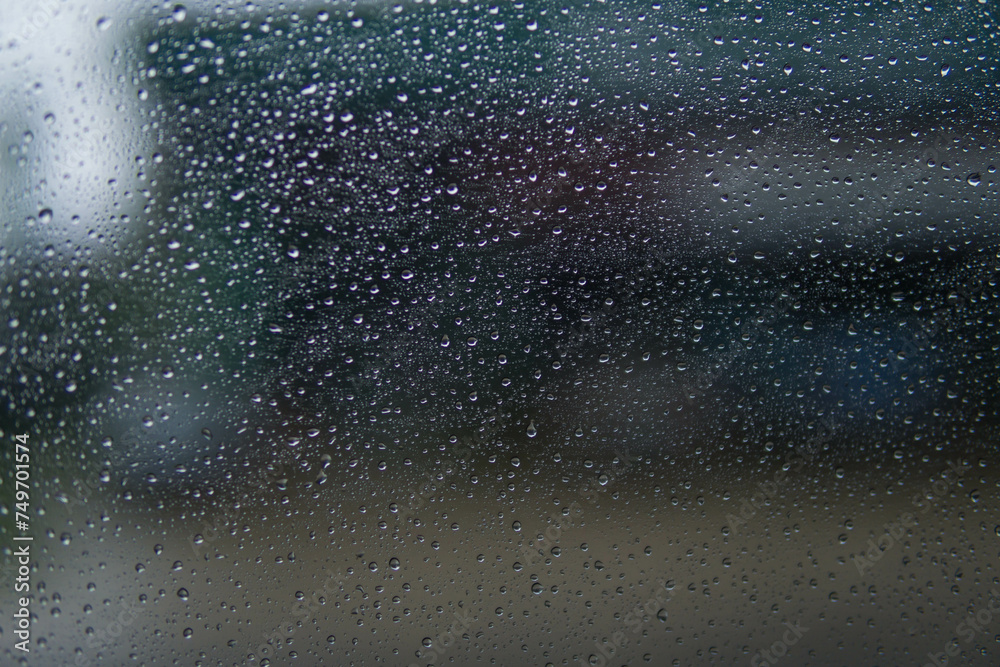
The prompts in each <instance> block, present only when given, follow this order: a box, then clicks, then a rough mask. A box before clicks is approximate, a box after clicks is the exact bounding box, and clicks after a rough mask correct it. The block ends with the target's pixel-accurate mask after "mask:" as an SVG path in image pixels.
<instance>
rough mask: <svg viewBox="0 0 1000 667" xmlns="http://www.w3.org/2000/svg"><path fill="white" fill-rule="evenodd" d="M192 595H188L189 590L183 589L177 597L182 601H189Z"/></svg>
mask: <svg viewBox="0 0 1000 667" xmlns="http://www.w3.org/2000/svg"><path fill="white" fill-rule="evenodd" d="M190 595H191V594H190V593H188V589H186V588H181V589H179V590H178V591H177V597H179V598H180V599H182V600H187V599H188V598H189V597H190Z"/></svg>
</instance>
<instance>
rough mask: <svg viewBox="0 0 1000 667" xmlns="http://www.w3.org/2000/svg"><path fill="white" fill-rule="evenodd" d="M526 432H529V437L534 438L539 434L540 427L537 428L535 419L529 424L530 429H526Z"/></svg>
mask: <svg viewBox="0 0 1000 667" xmlns="http://www.w3.org/2000/svg"><path fill="white" fill-rule="evenodd" d="M526 433H527V434H528V437H529V438H534V437H535V436H536V435H538V429H536V428H535V422H534V421H532V422H531V423H530V424H528V430H527V431H526Z"/></svg>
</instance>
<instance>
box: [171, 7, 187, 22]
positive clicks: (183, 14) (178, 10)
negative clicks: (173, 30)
mask: <svg viewBox="0 0 1000 667" xmlns="http://www.w3.org/2000/svg"><path fill="white" fill-rule="evenodd" d="M171 16H173V19H174V20H175V21H177V22H178V23H183V22H184V19H186V18H187V7H185V6H184V5H174V11H173V14H171Z"/></svg>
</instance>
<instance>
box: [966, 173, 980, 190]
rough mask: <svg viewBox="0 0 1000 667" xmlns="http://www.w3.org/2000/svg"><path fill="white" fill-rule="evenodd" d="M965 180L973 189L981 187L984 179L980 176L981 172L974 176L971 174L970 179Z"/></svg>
mask: <svg viewBox="0 0 1000 667" xmlns="http://www.w3.org/2000/svg"><path fill="white" fill-rule="evenodd" d="M965 180H966V182H967V183H968V184H969V185H971V186H973V187H975V186H977V185H979V184H980V183H982V178H981V177H980V176H979V172H978V171H977V172H976V173H974V174H969V177H968V178H967V179H965Z"/></svg>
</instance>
